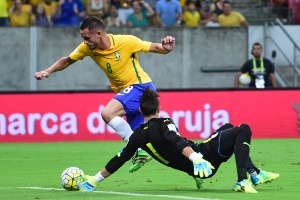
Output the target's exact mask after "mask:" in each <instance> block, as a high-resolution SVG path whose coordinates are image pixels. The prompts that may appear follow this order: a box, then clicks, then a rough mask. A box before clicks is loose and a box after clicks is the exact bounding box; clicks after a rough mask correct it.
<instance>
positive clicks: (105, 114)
mask: <svg viewBox="0 0 300 200" xmlns="http://www.w3.org/2000/svg"><path fill="white" fill-rule="evenodd" d="M101 117H102V119H103V120H104V121H105V122H106V123H108V122H110V121H111V120H112V115H111V113H109V111H108V110H105V109H103V110H102V112H101Z"/></svg>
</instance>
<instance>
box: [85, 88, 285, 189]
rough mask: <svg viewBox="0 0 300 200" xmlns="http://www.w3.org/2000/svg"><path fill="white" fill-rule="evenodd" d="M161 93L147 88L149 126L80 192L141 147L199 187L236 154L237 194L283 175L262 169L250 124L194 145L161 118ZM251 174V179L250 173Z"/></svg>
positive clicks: (226, 128) (144, 102) (144, 101)
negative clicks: (253, 149)
mask: <svg viewBox="0 0 300 200" xmlns="http://www.w3.org/2000/svg"><path fill="white" fill-rule="evenodd" d="M158 97H159V96H158V94H157V92H155V91H153V90H151V89H150V88H147V89H146V90H145V91H144V93H143V95H142V96H141V98H140V111H141V113H142V114H143V115H144V117H145V123H144V124H142V125H141V126H140V127H139V128H137V129H136V130H135V131H134V133H133V134H132V135H131V137H130V138H129V142H128V143H127V145H126V146H125V147H124V148H123V149H122V150H121V151H120V152H119V153H118V155H116V156H115V157H113V158H112V159H111V160H110V161H109V162H108V163H107V164H106V166H105V167H104V168H103V169H102V170H101V171H99V172H98V173H97V174H96V175H95V176H89V175H86V176H85V181H84V182H82V183H81V184H80V185H79V188H80V191H83V192H89V191H93V190H94V189H95V188H96V187H97V186H98V184H99V182H101V181H103V180H104V179H105V178H107V177H108V176H110V175H111V174H113V173H114V172H115V171H117V170H118V169H119V168H120V167H121V166H122V165H123V164H124V163H125V162H126V161H128V160H130V159H131V158H132V157H133V156H134V154H135V153H136V150H137V149H138V148H142V149H143V150H145V151H146V152H147V153H148V154H150V155H151V156H152V157H153V158H154V159H155V160H157V161H158V162H160V163H161V164H163V165H166V166H168V167H171V168H173V169H177V170H180V171H183V172H186V173H187V174H188V175H190V176H192V177H193V178H194V179H195V181H196V185H197V187H198V188H199V189H200V188H201V187H202V179H206V178H209V177H211V176H213V175H214V174H215V173H216V172H217V170H218V168H219V167H220V165H221V164H222V163H223V162H226V161H227V160H228V159H229V158H230V157H231V156H232V155H233V154H234V156H235V160H236V167H237V183H236V184H235V185H234V186H233V188H232V189H233V191H235V192H246V193H257V191H256V190H255V189H254V188H253V186H252V185H253V184H254V185H259V184H261V183H266V182H270V181H272V180H275V179H277V178H278V177H279V174H276V173H272V172H267V171H263V170H259V169H258V168H257V167H256V166H255V165H254V164H253V163H252V161H251V159H250V156H249V151H250V142H251V134H252V132H251V129H250V127H249V126H248V125H247V124H240V125H238V126H233V125H231V124H225V125H223V126H221V127H220V128H219V129H218V130H216V132H214V133H213V134H212V135H211V136H210V138H208V139H207V140H206V141H204V142H202V143H194V142H192V141H190V140H187V139H185V138H183V137H181V135H180V133H179V131H178V129H177V127H176V125H175V124H174V122H173V121H172V119H170V118H159V110H160V103H159V99H158ZM248 173H249V174H250V179H248V178H247V174H248Z"/></svg>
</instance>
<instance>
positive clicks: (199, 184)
mask: <svg viewBox="0 0 300 200" xmlns="http://www.w3.org/2000/svg"><path fill="white" fill-rule="evenodd" d="M194 179H195V181H196V186H197V188H198V189H201V188H203V185H202V184H203V181H202V179H201V178H199V177H194Z"/></svg>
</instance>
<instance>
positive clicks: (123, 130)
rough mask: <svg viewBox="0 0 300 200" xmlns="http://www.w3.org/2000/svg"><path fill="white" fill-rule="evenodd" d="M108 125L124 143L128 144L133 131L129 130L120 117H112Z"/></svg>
mask: <svg viewBox="0 0 300 200" xmlns="http://www.w3.org/2000/svg"><path fill="white" fill-rule="evenodd" d="M108 125H109V126H110V127H112V128H113V129H114V130H115V131H116V132H117V134H118V135H119V136H120V137H121V138H122V139H123V140H124V141H125V142H128V140H129V137H130V136H131V135H132V133H133V131H132V129H131V128H130V126H129V124H128V123H127V122H126V121H125V120H124V119H123V118H122V117H119V116H116V117H114V118H113V119H112V120H111V121H110V122H109V123H108Z"/></svg>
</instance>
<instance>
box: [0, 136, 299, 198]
mask: <svg viewBox="0 0 300 200" xmlns="http://www.w3.org/2000/svg"><path fill="white" fill-rule="evenodd" d="M123 146H124V142H121V141H118V142H103V141H99V142H59V143H0V154H1V156H0V172H1V181H0V193H1V195H0V199H10V200H14V199H22V200H25V199H31V200H34V199H72V200H73V199H109V200H114V199H116V200H120V199H122V200H135V199H146V200H148V199H149V200H150V199H151V200H156V199H157V200H158V199H200V200H208V199H224V200H225V199H226V200H235V199H242V200H247V199H249V200H253V199H255V200H260V199H263V200H266V199H276V200H277V199H280V200H282V199H284V200H293V199H299V198H300V177H299V175H300V151H299V147H300V139H269V140H266V139H256V140H252V143H251V156H252V160H253V161H254V162H255V163H256V165H257V166H258V167H259V168H262V169H264V170H266V171H274V172H276V173H279V174H280V177H279V179H277V180H275V181H273V182H272V183H269V184H264V185H260V186H257V187H255V188H256V189H257V191H258V193H257V194H244V193H235V192H233V191H232V190H231V188H232V186H233V185H234V184H235V182H236V169H235V162H234V158H231V159H230V160H229V161H228V162H227V163H224V164H223V165H222V166H221V167H220V169H219V171H218V173H217V174H216V175H215V176H214V177H213V178H211V179H206V180H205V182H204V187H203V189H201V190H198V189H197V188H196V184H195V183H194V180H193V179H192V178H191V177H189V176H187V175H186V174H185V173H183V172H180V171H176V170H173V169H171V168H168V167H165V166H163V165H161V164H159V163H158V162H157V161H155V160H153V161H151V162H149V163H147V164H146V165H145V166H144V167H142V168H141V169H140V170H139V171H137V172H135V173H129V172H128V168H129V167H130V165H131V162H127V163H125V165H124V166H123V167H122V168H121V169H120V170H119V171H117V172H116V173H115V174H113V175H112V176H111V177H109V178H108V179H106V180H104V181H103V182H101V183H100V185H99V186H98V188H97V189H96V191H95V192H92V193H81V192H68V191H65V190H63V189H62V186H61V184H60V180H59V178H60V175H61V172H62V171H63V170H64V169H65V168H67V167H70V166H76V167H79V168H81V169H82V170H83V171H84V172H85V173H86V174H91V175H94V174H95V173H96V172H97V171H98V170H99V169H101V168H102V167H103V166H104V165H105V164H106V163H107V161H108V160H109V159H110V158H112V157H113V156H114V155H115V154H116V153H117V152H118V151H119V150H120V149H121V148H122V147H123Z"/></svg>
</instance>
